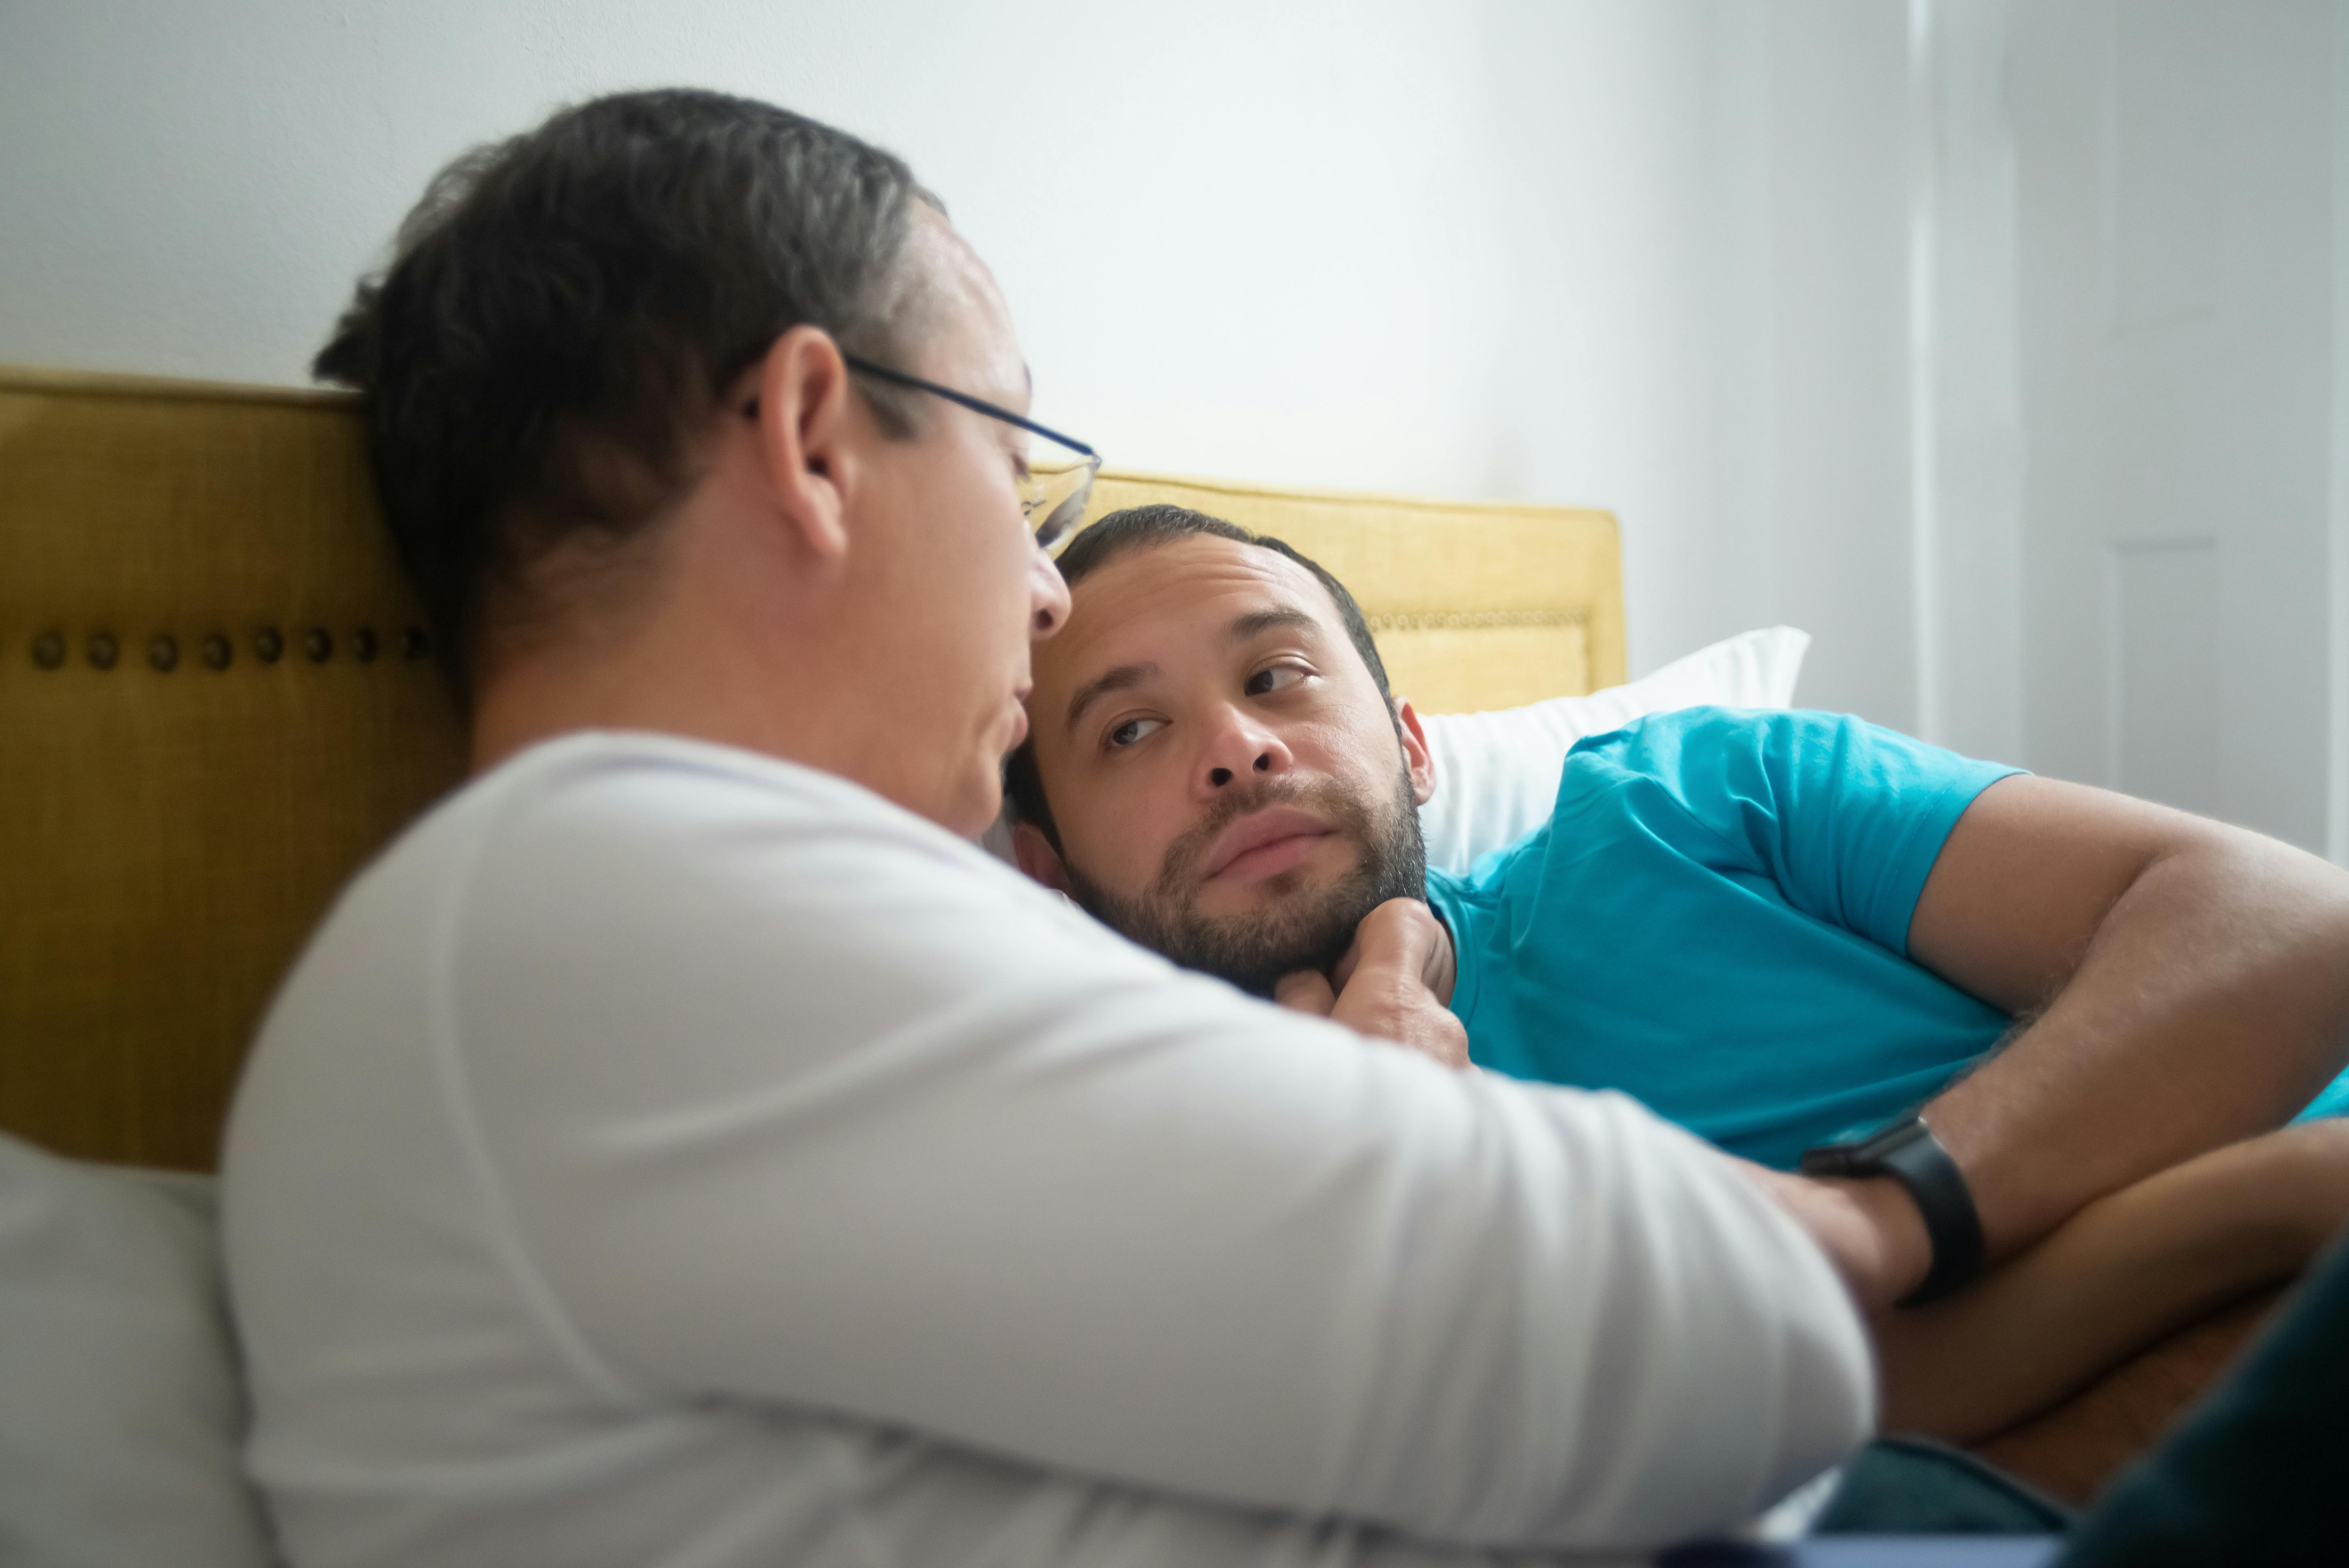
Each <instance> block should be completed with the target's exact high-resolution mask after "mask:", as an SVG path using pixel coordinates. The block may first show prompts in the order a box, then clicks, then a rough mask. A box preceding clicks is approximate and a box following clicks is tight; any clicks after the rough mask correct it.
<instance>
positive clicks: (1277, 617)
mask: <svg viewBox="0 0 2349 1568" xmlns="http://www.w3.org/2000/svg"><path fill="white" fill-rule="evenodd" d="M1320 629H1321V621H1320V618H1319V616H1317V615H1315V614H1312V613H1311V612H1310V611H1307V610H1251V611H1249V612H1248V613H1247V614H1245V615H1235V616H1233V617H1232V624H1230V625H1228V626H1226V627H1225V628H1224V641H1225V642H1226V644H1232V643H1245V642H1247V640H1248V639H1249V638H1251V637H1260V636H1262V635H1264V634H1265V633H1267V632H1278V631H1296V632H1318V631H1319V630H1320Z"/></svg>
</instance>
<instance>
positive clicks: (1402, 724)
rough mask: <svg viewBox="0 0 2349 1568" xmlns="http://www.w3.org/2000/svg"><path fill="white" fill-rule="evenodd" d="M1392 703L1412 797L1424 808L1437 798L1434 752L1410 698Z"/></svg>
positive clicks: (1396, 698)
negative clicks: (1399, 731)
mask: <svg viewBox="0 0 2349 1568" xmlns="http://www.w3.org/2000/svg"><path fill="white" fill-rule="evenodd" d="M1392 700H1393V702H1394V710H1395V724H1396V726H1397V727H1398V728H1400V729H1401V730H1402V760H1403V766H1404V767H1405V768H1407V769H1410V771H1411V798H1412V799H1414V800H1416V801H1418V802H1419V803H1420V804H1421V805H1423V806H1424V805H1426V804H1427V803H1428V802H1429V801H1430V800H1433V799H1435V753H1434V752H1433V751H1432V750H1431V749H1429V748H1428V744H1427V731H1426V730H1425V729H1423V728H1422V727H1421V726H1420V722H1419V710H1418V709H1417V708H1414V707H1412V706H1411V698H1409V697H1407V696H1399V697H1395V698H1394V699H1392Z"/></svg>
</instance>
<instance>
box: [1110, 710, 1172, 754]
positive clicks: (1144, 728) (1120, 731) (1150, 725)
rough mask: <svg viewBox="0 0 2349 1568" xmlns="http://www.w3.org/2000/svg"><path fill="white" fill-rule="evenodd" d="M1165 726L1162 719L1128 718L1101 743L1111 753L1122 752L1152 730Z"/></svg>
mask: <svg viewBox="0 0 2349 1568" xmlns="http://www.w3.org/2000/svg"><path fill="white" fill-rule="evenodd" d="M1165 725H1166V721H1165V720H1164V719H1163V718H1129V719H1127V720H1126V721H1125V722H1124V723H1123V724H1121V725H1119V726H1118V727H1116V728H1114V729H1112V730H1111V731H1110V732H1109V734H1108V735H1107V736H1105V737H1103V738H1102V743H1103V744H1104V745H1105V746H1107V747H1108V748H1109V749H1110V750H1112V751H1122V750H1123V749H1124V748H1127V747H1129V746H1132V745H1133V743H1134V742H1136V741H1138V740H1140V739H1141V738H1143V737H1144V736H1146V735H1148V734H1150V733H1151V732H1152V731H1153V730H1156V729H1163V728H1164V727H1165Z"/></svg>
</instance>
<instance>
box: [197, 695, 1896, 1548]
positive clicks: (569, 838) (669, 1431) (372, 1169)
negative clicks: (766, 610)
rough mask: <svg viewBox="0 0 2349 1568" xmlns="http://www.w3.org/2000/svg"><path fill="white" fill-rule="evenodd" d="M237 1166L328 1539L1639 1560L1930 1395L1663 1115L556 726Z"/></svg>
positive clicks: (285, 1407) (385, 862) (909, 828)
mask: <svg viewBox="0 0 2349 1568" xmlns="http://www.w3.org/2000/svg"><path fill="white" fill-rule="evenodd" d="M224 1173H225V1191H224V1204H225V1222H226V1236H227V1248H228V1264H229V1272H230V1278H231V1284H232V1290H233V1301H234V1305H235V1310H236V1315H237V1319H238V1323H239V1326H240V1329H241V1332H242V1335H243V1342H244V1349H245V1353H246V1356H247V1357H248V1361H249V1371H250V1377H251V1380H252V1387H253V1393H254V1408H255V1423H254V1437H253V1439H252V1444H251V1449H250V1457H251V1462H252V1466H253V1470H254V1474H255V1476H256V1478H257V1479H258V1480H259V1481H260V1483H261V1485H262V1487H263V1488H264V1492H265V1494H266V1496H267V1498H268V1500H269V1501H270V1503H271V1506H272V1509H273V1511H274V1515H275V1519H276V1522H277V1524H278V1527H279V1530H280V1532H281V1534H282V1539H283V1542H284V1544H285V1548H286V1550H287V1552H288V1553H289V1554H290V1556H291V1557H292V1559H293V1561H294V1562H295V1563H297V1564H307V1563H336V1564H353V1565H368V1564H377V1563H404V1564H412V1563H432V1564H441V1563H447V1564H458V1563H482V1564H491V1563H495V1564H513V1563H564V1564H574V1565H585V1564H597V1563H614V1564H619V1563H628V1564H643V1563H673V1564H688V1563H690V1564H710V1565H725V1568H731V1565H735V1564H744V1565H747V1564H752V1563H761V1564H769V1563H771V1564H781V1563H792V1564H800V1563H811V1564H812V1563H859V1564H882V1563H887V1564H908V1565H911V1564H928V1563H966V1562H968V1563H978V1562H1003V1563H1061V1562H1066V1563H1092V1562H1112V1561H1113V1562H1116V1563H1121V1564H1130V1563H1161V1562H1164V1563H1178V1562H1185V1563H1186V1562H1203V1563H1205V1562H1214V1563H1234V1562H1263V1563H1277V1562H1289V1561H1304V1560H1307V1559H1310V1560H1311V1561H1313V1562H1315V1563H1351V1562H1361V1563H1371V1562H1378V1563H1387V1562H1398V1563H1399V1562H1406V1561H1409V1562H1416V1561H1420V1560H1422V1558H1423V1557H1434V1556H1441V1555H1444V1553H1447V1552H1449V1551H1456V1550H1460V1549H1464V1548H1472V1547H1511V1546H1515V1547H1555V1548H1576V1549H1582V1550H1586V1551H1587V1550H1590V1549H1593V1548H1618V1547H1627V1546H1632V1545H1637V1544H1641V1543H1653V1542H1662V1541H1668V1540H1672V1539H1677V1538H1680V1537H1683V1536H1686V1535H1689V1534H1691V1533H1694V1532H1699V1531H1702V1530H1705V1529H1709V1528H1719V1527H1723V1526H1727V1525H1730V1524H1733V1522H1737V1521H1739V1520H1741V1519H1743V1518H1744V1517H1746V1516H1748V1515H1750V1514H1751V1513H1752V1512H1753V1511H1755V1510H1756V1509H1758V1508H1760V1507H1762V1506H1764V1505H1766V1504H1767V1503H1768V1502H1770V1501H1772V1500H1773V1499H1775V1497H1776V1496H1777V1495H1778V1494H1779V1493H1781V1492H1782V1491H1785V1489H1786V1488H1788V1487H1790V1486H1792V1485H1794V1484H1795V1483H1796V1482H1798V1481H1800V1480H1803V1479H1804V1478H1805V1477H1806V1476H1808V1475H1810V1474H1811V1473H1813V1472H1814V1471H1816V1470H1819V1469H1820V1468H1822V1467H1824V1466H1826V1465H1827V1464H1829V1463H1831V1462H1832V1461H1834V1460H1836V1459H1837V1458H1838V1457H1839V1456H1840V1455H1841V1454H1842V1453H1843V1452H1844V1451H1845V1450H1847V1449H1848V1448H1849V1447H1850V1446H1851V1445H1852V1444H1854V1443H1855V1442H1857V1440H1858V1439H1860V1438H1861V1437H1862V1436H1863V1435H1864V1432H1865V1429H1866V1427H1867V1423H1868V1419H1869V1415H1870V1410H1871V1408H1872V1400H1873V1388H1872V1382H1871V1371H1870V1367H1869V1362H1868V1352H1867V1348H1866V1345H1865V1341H1864V1339H1863V1337H1862V1335H1861V1331H1860V1327H1859V1325H1858V1322H1857V1318H1856V1316H1855V1315H1854V1312H1853V1309H1852V1307H1851V1305H1849V1303H1848V1301H1847V1297H1846V1295H1845V1294H1844V1292H1843V1290H1842V1288H1841V1287H1840V1285H1839V1284H1838V1283H1837V1280H1836V1279H1835V1277H1834V1275H1833V1274H1832V1273H1831V1271H1830V1270H1829V1269H1828V1267H1827V1265H1826V1263H1825V1261H1824V1260H1823V1258H1822V1257H1821V1256H1820V1254H1819V1253H1817V1251H1816V1249H1815V1248H1814V1247H1813V1246H1812V1244H1811V1243H1809V1242H1808V1241H1807V1239H1806V1238H1805V1237H1804V1236H1803V1235H1802V1234H1801V1233H1799V1232H1798V1231H1797V1230H1796V1229H1795V1227H1794V1226H1793V1225H1792V1224H1791V1223H1790V1222H1788V1221H1786V1220H1785V1218H1784V1217H1783V1216H1782V1215H1781V1214H1779V1213H1778V1212H1776V1210H1775V1208H1773V1207H1772V1206H1771V1205H1770V1204H1769V1203H1767V1202H1764V1201H1763V1200H1762V1199H1761V1198H1759V1197H1758V1196H1757V1195H1756V1194H1755V1193H1754V1191H1752V1190H1751V1189H1750V1188H1749V1187H1748V1186H1747V1184H1746V1183H1745V1182H1744V1181H1742V1180H1740V1179H1739V1178H1737V1177H1736V1176H1735V1175H1734V1174H1733V1173H1732V1172H1731V1171H1728V1170H1727V1169H1726V1168H1725V1167H1724V1166H1723V1163H1722V1161H1719V1160H1718V1159H1717V1158H1715V1157H1714V1156H1713V1154H1711V1153H1710V1151H1708V1150H1704V1149H1703V1148H1702V1146H1701V1145H1700V1144H1698V1143H1697V1142H1695V1141H1694V1140H1692V1139H1691V1138H1689V1137H1688V1136H1687V1135H1685V1134H1683V1133H1682V1132H1680V1131H1678V1130H1674V1129H1672V1128H1671V1127H1668V1126H1666V1125H1665V1124H1663V1123H1662V1122H1661V1121H1659V1120H1657V1119H1654V1118H1653V1117H1651V1116H1650V1115H1648V1114H1647V1113H1645V1112H1644V1111H1642V1110H1641V1109H1639V1108H1638V1107H1637V1106H1636V1105H1634V1104H1632V1103H1631V1102H1630V1101H1629V1100H1626V1099H1621V1098H1619V1097H1617V1096H1611V1095H1591V1094H1583V1093H1578V1092H1574V1091H1570V1090H1563V1089H1556V1088H1543V1087H1538V1086H1532V1085H1526V1084H1519V1083H1514V1082H1509V1081H1506V1080H1503V1079H1498V1078H1490V1077H1485V1076H1483V1075H1473V1074H1472V1075H1458V1074H1454V1073H1450V1072H1447V1071H1445V1070H1444V1069H1443V1068H1438V1067H1437V1066H1435V1065H1434V1064H1433V1063H1431V1062H1428V1061H1426V1060H1424V1059H1423V1058H1421V1057H1417V1056H1414V1055H1413V1054H1412V1053H1409V1052H1407V1051H1404V1050H1402V1049H1400V1048H1396V1047H1389V1046H1386V1045H1384V1044H1381V1043H1372V1042H1366V1041H1364V1040H1363V1039H1361V1038H1360V1037H1357V1036H1354V1035H1352V1034H1351V1033H1350V1032H1348V1031H1346V1030H1344V1029H1341V1028H1340V1027H1338V1026H1334V1025H1331V1024H1328V1023H1325V1022H1323V1021H1320V1020H1318V1019H1312V1018H1308V1017H1303V1016H1298V1015H1295V1014H1290V1013H1285V1012H1281V1011H1279V1010H1277V1009H1275V1008H1272V1007H1269V1006H1264V1005H1262V1004H1259V1003H1257V1002H1255V1001H1252V1000H1250V999H1248V998H1247V997H1245V996H1243V995H1240V994H1239V993H1237V992H1236V991H1234V990H1232V989H1231V988H1229V987H1227V986H1226V985H1222V984H1220V983H1218V982H1216V981H1212V980H1207V979H1205V978H1201V977H1199V976H1196V975H1185V974H1183V973H1181V972H1179V971H1177V970H1175V969H1174V968H1173V967H1172V966H1171V965H1167V964H1166V963H1164V961H1162V960H1160V959H1159V958H1157V957H1155V956H1154V955H1153V954H1147V953H1144V952H1143V951H1141V950H1140V949H1138V948H1135V947H1133V946H1132V945H1131V944H1127V943H1125V942H1124V941H1123V940H1121V939H1119V938H1117V937H1115V936H1113V935H1112V934H1109V933H1107V932H1106V931H1104V930H1102V928H1100V927H1099V926H1097V925H1096V924H1094V923H1092V921H1090V920H1089V919H1087V918H1086V917H1085V916H1083V915H1082V914H1081V913H1077V912H1076V911H1074V910H1073V909H1071V908H1070V907H1068V906H1067V905H1066V904H1064V903H1062V902H1061V900H1059V899H1057V898H1056V897H1054V896H1053V895H1051V894H1049V893H1047V892H1043V891H1042V890H1040V889H1039V888H1036V887H1034V886H1032V885H1030V884H1029V883H1028V882H1025V881H1024V880H1023V879H1021V878H1020V877H1019V875H1018V874H1017V873H1016V872H1012V871H1010V870H1009V869H1008V868H1006V867H1005V866H1003V865H1001V864H1000V863H999V862H997V861H993V860H992V859H990V858H989V857H988V856H987V855H985V854H984V853H982V852H981V851H978V850H977V849H975V848H973V847H972V846H970V845H968V844H967V843H964V842H963V841H960V840H958V839H956V838H955V837H953V836H952V835H950V834H948V833H947V832H945V831H944V830H940V829H938V828H936V827H935V826H933V825H931V824H929V823H927V822H925V821H923V820H919V819H917V818H916V817H914V816H912V815H910V814H909V813H906V812H905V811H903V810H899V809H897V808H895V807H894V806H892V805H890V804H888V803H887V802H885V801H883V800H882V799H879V798H878V797H876V796H874V795H873V794H871V793H870V792H868V791H866V790H864V789H860V788H858V787H857V786H854V785H853V784H850V783H847V782H845V781H843V780H842V779H837V778H834V777H832V776H829V775H826V774H823V773H819V772H816V771H812V770H811V769H804V768H799V767H795V766H792V765H790V764H787V763H782V762H778V761H774V760H771V759H769V758H761V757H757V756H753V755H750V754H748V753H744V752H740V751H735V750H731V749H728V748H719V747H713V746H708V745H701V744H697V743H692V742H687V741H682V740H677V739H672V738H655V737H647V736H635V735H626V736H622V735H583V736H575V737H572V738H567V739H564V740H561V741H556V742H554V743H551V744H548V745H544V746H542V747H539V748H535V749H534V750H533V751H531V752H529V753H527V754H525V755H523V756H522V757H520V758H516V759H514V760H513V761H511V762H509V763H508V764H506V765H505V766H504V767H502V768H500V769H497V770H496V771H495V772H493V773H492V774H490V775H488V776H486V777H485V778H483V779H480V780H478V781H476V782H475V783H473V784H472V785H471V786H470V787H469V788H467V789H464V790H463V791H461V792H460V794H458V795H457V796H455V797H454V798H452V799H450V801H448V802H447V803H445V804H444V805H442V806H441V807H440V809H439V810H436V811H434V812H433V813H432V814H431V815H430V816H429V817H428V818H427V819H426V820H424V821H422V822H421V823H419V825H418V826H417V827H416V828H414V829H413V830H410V831H409V833H408V834H407V836H406V837H404V838H403V839H401V840H400V841H398V843H397V844H396V845H395V846H394V847H393V848H392V849H391V850H389V851H388V852H387V853H386V854H385V855H384V856H383V857H382V858H381V859H380V860H378V861H377V862H376V863H375V864H374V865H373V866H371V867H370V868H369V869H368V870H367V872H365V873H364V874H362V875H361V876H360V877H359V878H358V879H357V881H356V882H354V883H353V884H352V886H351V887H350V888H349V889H348V890H347V892H346V893H345V894H344V896H343V897H342V899H341V901H340V902H339V903H337V905H336V908H335V910H334V912H333V913H332V914H331V915H330V917H329V918H328V919H327V921H326V923H325V925H324V926H323V927H322V929H321V930H320V931H319V933H318V934H317V935H316V938H315V939H314V940H313V942H312V943H311V944H310V947H309V948H308V950H307V951H306V952H305V954H304V955H303V957H302V959H301V961H300V963H299V964H298V965H297V966H296V967H295V970H294V972H293V974H292V975H291V976H290V978H289V979H288V980H287V982H286V984H285V988H284V990H283V991H282V993H281V994H280V995H279V997H278V999H277V1001H276V1004H275V1006H274V1008H273V1010H272V1012H271V1014H270V1016H269V1018H268V1021H267V1023H266V1025H265V1026H264V1029H263V1032H262V1036H261V1039H260V1042H259V1044H258V1046H257V1047H256V1049H255V1052H254V1057H253V1060H252V1062H251V1064H250V1066H249V1067H248V1068H247V1071H246V1076H245V1079H244V1082H243V1087H242V1088H241V1089H240V1091H239V1094H238V1097H237V1101H236V1105H235V1109H234V1112H233V1118H232V1121H231V1126H230V1131H229V1138H228V1146H227V1150H226V1159H225V1168H224Z"/></svg>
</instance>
